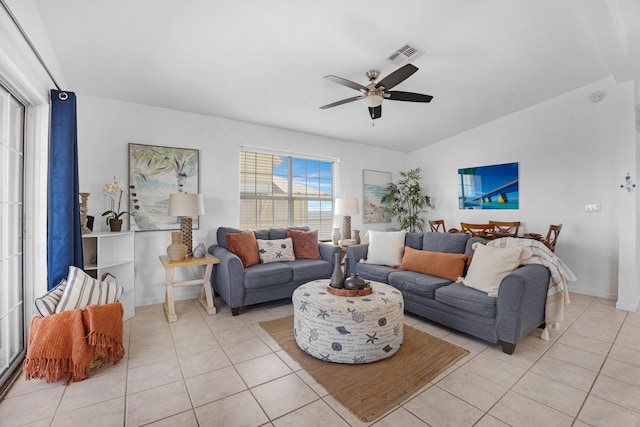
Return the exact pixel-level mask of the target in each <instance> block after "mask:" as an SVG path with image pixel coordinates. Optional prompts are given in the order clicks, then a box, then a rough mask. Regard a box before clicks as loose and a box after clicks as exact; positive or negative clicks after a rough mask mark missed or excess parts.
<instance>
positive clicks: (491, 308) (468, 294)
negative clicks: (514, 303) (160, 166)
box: [435, 282, 498, 319]
mask: <svg viewBox="0 0 640 427" xmlns="http://www.w3.org/2000/svg"><path fill="white" fill-rule="evenodd" d="M435 300H436V301H438V302H441V303H442V304H445V305H448V306H450V307H454V308H457V309H460V310H464V311H467V312H469V313H473V314H476V315H478V316H482V317H486V318H490V319H493V318H495V317H496V306H497V301H498V300H497V299H496V298H491V297H489V296H488V295H487V294H486V293H484V292H481V291H478V290H476V289H472V288H469V287H467V286H465V285H463V284H462V283H460V282H455V283H452V284H450V285H448V286H443V287H441V288H438V289H436V291H435Z"/></svg>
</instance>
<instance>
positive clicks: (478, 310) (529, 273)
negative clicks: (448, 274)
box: [347, 232, 550, 354]
mask: <svg viewBox="0 0 640 427" xmlns="http://www.w3.org/2000/svg"><path fill="white" fill-rule="evenodd" d="M478 241H479V242H482V243H485V241H484V239H481V238H478V237H469V235H467V234H464V233H432V232H427V233H408V234H407V235H406V237H405V246H409V247H412V248H414V249H418V250H425V251H431V252H445V253H459V254H467V255H471V256H472V255H473V252H474V251H473V249H472V245H473V244H474V243H475V242H478ZM368 246H369V245H368V244H362V245H354V246H349V248H348V249H347V257H348V260H349V267H350V269H351V272H355V273H358V274H359V275H360V276H361V277H363V278H365V279H368V280H374V281H377V282H383V283H387V284H389V285H391V286H393V287H395V288H396V289H398V290H399V291H400V292H402V296H403V297H404V306H405V310H406V311H408V312H410V313H414V314H417V315H419V316H421V317H424V318H426V319H430V320H433V321H435V322H438V323H440V324H442V325H445V326H448V327H451V328H453V329H456V330H459V331H461V332H464V333H467V334H469V335H473V336H475V337H478V338H480V339H483V340H485V341H489V342H492V343H497V342H499V343H500V344H501V345H502V350H503V352H505V353H507V354H512V353H513V351H514V350H515V346H516V344H517V342H518V340H519V339H520V338H521V337H523V336H525V335H528V334H529V333H530V332H532V331H533V330H534V329H536V328H538V327H543V326H544V321H545V320H544V319H545V304H546V296H547V290H548V286H549V278H550V273H549V270H548V269H547V268H546V267H544V266H542V265H538V264H529V265H524V266H520V267H519V268H518V269H516V270H515V271H514V272H512V273H510V274H509V275H507V276H506V277H505V278H504V279H503V280H502V282H501V284H500V289H499V293H498V297H497V298H492V297H489V296H488V295H487V294H486V293H484V292H481V291H478V290H476V289H473V288H470V287H467V286H465V285H464V284H463V283H461V282H453V281H451V280H448V279H443V278H440V277H435V276H431V275H428V274H422V273H416V272H413V271H405V270H398V269H394V268H392V267H388V266H384V265H375V264H367V263H361V262H359V261H360V260H362V259H366V258H367V252H368Z"/></svg>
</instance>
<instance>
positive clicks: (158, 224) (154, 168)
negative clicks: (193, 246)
mask: <svg viewBox="0 0 640 427" xmlns="http://www.w3.org/2000/svg"><path fill="white" fill-rule="evenodd" d="M199 157H200V152H199V150H195V149H190V148H175V147H160V146H157V145H145V144H134V143H130V144H129V212H130V217H131V220H130V221H129V223H130V227H129V228H130V229H131V230H135V231H154V230H172V229H179V228H180V219H179V218H176V217H170V216H168V211H169V195H170V194H173V193H188V194H197V193H199V190H200V188H199V187H200V179H199V167H200V158H199ZM193 228H194V229H197V228H199V222H198V217H194V218H193Z"/></svg>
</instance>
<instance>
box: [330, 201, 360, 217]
mask: <svg viewBox="0 0 640 427" xmlns="http://www.w3.org/2000/svg"><path fill="white" fill-rule="evenodd" d="M359 212H360V210H359V209H358V199H349V198H346V199H336V208H335V212H334V213H335V214H336V215H351V214H357V213H359Z"/></svg>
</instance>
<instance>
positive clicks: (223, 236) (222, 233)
mask: <svg viewBox="0 0 640 427" xmlns="http://www.w3.org/2000/svg"><path fill="white" fill-rule="evenodd" d="M244 231H246V230H240V229H239V228H231V227H218V231H217V232H216V238H217V239H218V246H221V247H223V248H225V249H229V243H228V242H227V234H230V233H242V232H244Z"/></svg>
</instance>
